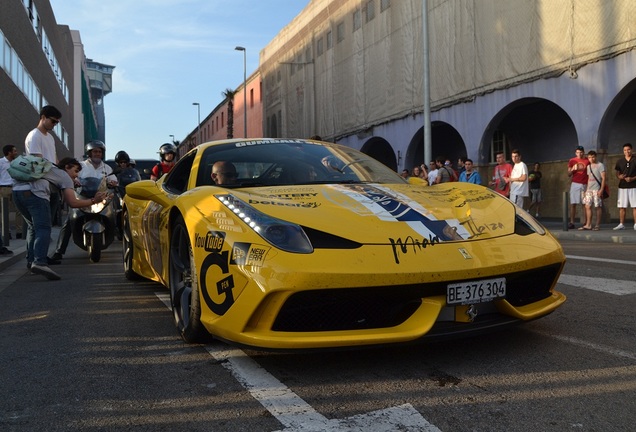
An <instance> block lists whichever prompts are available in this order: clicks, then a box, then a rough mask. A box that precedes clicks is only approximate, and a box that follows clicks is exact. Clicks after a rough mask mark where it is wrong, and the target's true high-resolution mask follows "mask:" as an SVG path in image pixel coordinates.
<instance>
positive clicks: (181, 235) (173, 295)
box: [169, 217, 210, 343]
mask: <svg viewBox="0 0 636 432" xmlns="http://www.w3.org/2000/svg"><path fill="white" fill-rule="evenodd" d="M169 266H170V267H169V272H170V274H169V283H170V304H171V305H172V314H173V316H174V322H175V325H176V326H177V329H178V330H179V333H180V334H181V337H182V338H183V340H185V341H186V342H189V343H198V342H205V341H207V340H208V339H209V337H210V336H209V333H208V332H207V330H206V329H205V327H203V324H201V302H200V297H199V279H198V273H197V269H196V266H195V264H194V256H193V254H192V246H191V244H190V237H189V236H188V230H187V228H186V226H185V222H184V221H183V219H182V218H181V217H179V219H178V220H177V221H176V223H175V224H174V227H173V229H172V235H171V236H170V258H169Z"/></svg>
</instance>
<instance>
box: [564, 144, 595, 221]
mask: <svg viewBox="0 0 636 432" xmlns="http://www.w3.org/2000/svg"><path fill="white" fill-rule="evenodd" d="M575 153H576V156H575V157H573V158H572V159H570V161H569V162H568V177H571V178H572V183H571V184H570V224H569V225H568V228H569V229H573V228H574V221H575V220H576V206H577V204H580V205H581V212H582V213H581V214H583V215H585V209H584V207H583V195H584V194H585V189H586V188H587V166H588V165H589V164H590V161H588V160H587V158H585V156H584V155H585V149H584V148H583V146H578V147H577V148H576V150H575ZM583 225H584V226H587V221H585V223H584V224H583Z"/></svg>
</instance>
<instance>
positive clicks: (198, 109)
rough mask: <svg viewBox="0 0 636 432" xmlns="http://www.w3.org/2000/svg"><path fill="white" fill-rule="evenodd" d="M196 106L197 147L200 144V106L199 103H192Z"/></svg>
mask: <svg viewBox="0 0 636 432" xmlns="http://www.w3.org/2000/svg"><path fill="white" fill-rule="evenodd" d="M192 105H196V106H197V145H199V144H201V105H200V104H199V102H192Z"/></svg>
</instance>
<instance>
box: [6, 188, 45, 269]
mask: <svg viewBox="0 0 636 432" xmlns="http://www.w3.org/2000/svg"><path fill="white" fill-rule="evenodd" d="M13 202H14V203H15V206H16V207H17V208H18V210H20V213H22V217H23V218H24V220H25V221H26V223H27V235H26V245H27V262H30V263H35V264H38V265H48V259H47V257H46V255H47V253H48V252H49V243H50V242H51V206H50V204H49V201H48V200H45V199H43V198H39V197H37V196H35V195H33V194H32V193H31V191H13Z"/></svg>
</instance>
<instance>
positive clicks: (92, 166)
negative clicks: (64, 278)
mask: <svg viewBox="0 0 636 432" xmlns="http://www.w3.org/2000/svg"><path fill="white" fill-rule="evenodd" d="M85 150H86V155H87V156H88V158H87V159H86V160H85V161H82V162H80V163H81V165H82V170H81V171H80V172H79V176H78V180H79V181H80V182H81V179H84V178H89V177H94V178H102V177H106V179H107V181H108V184H109V185H111V186H116V185H117V177H116V176H115V175H114V174H113V169H112V168H111V167H110V166H109V165H108V164H105V163H104V154H105V153H106V146H105V145H104V143H103V142H101V141H91V142H89V143H88V144H86V147H85ZM71 234H72V231H71V221H70V214H69V217H68V218H66V221H65V222H64V225H62V228H61V229H60V234H59V236H58V238H57V247H56V249H55V253H54V254H53V256H51V257H50V258H49V263H50V264H53V263H56V264H57V263H58V262H59V260H61V259H62V258H63V257H64V254H65V253H66V248H67V247H68V243H69V241H70V240H71Z"/></svg>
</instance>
